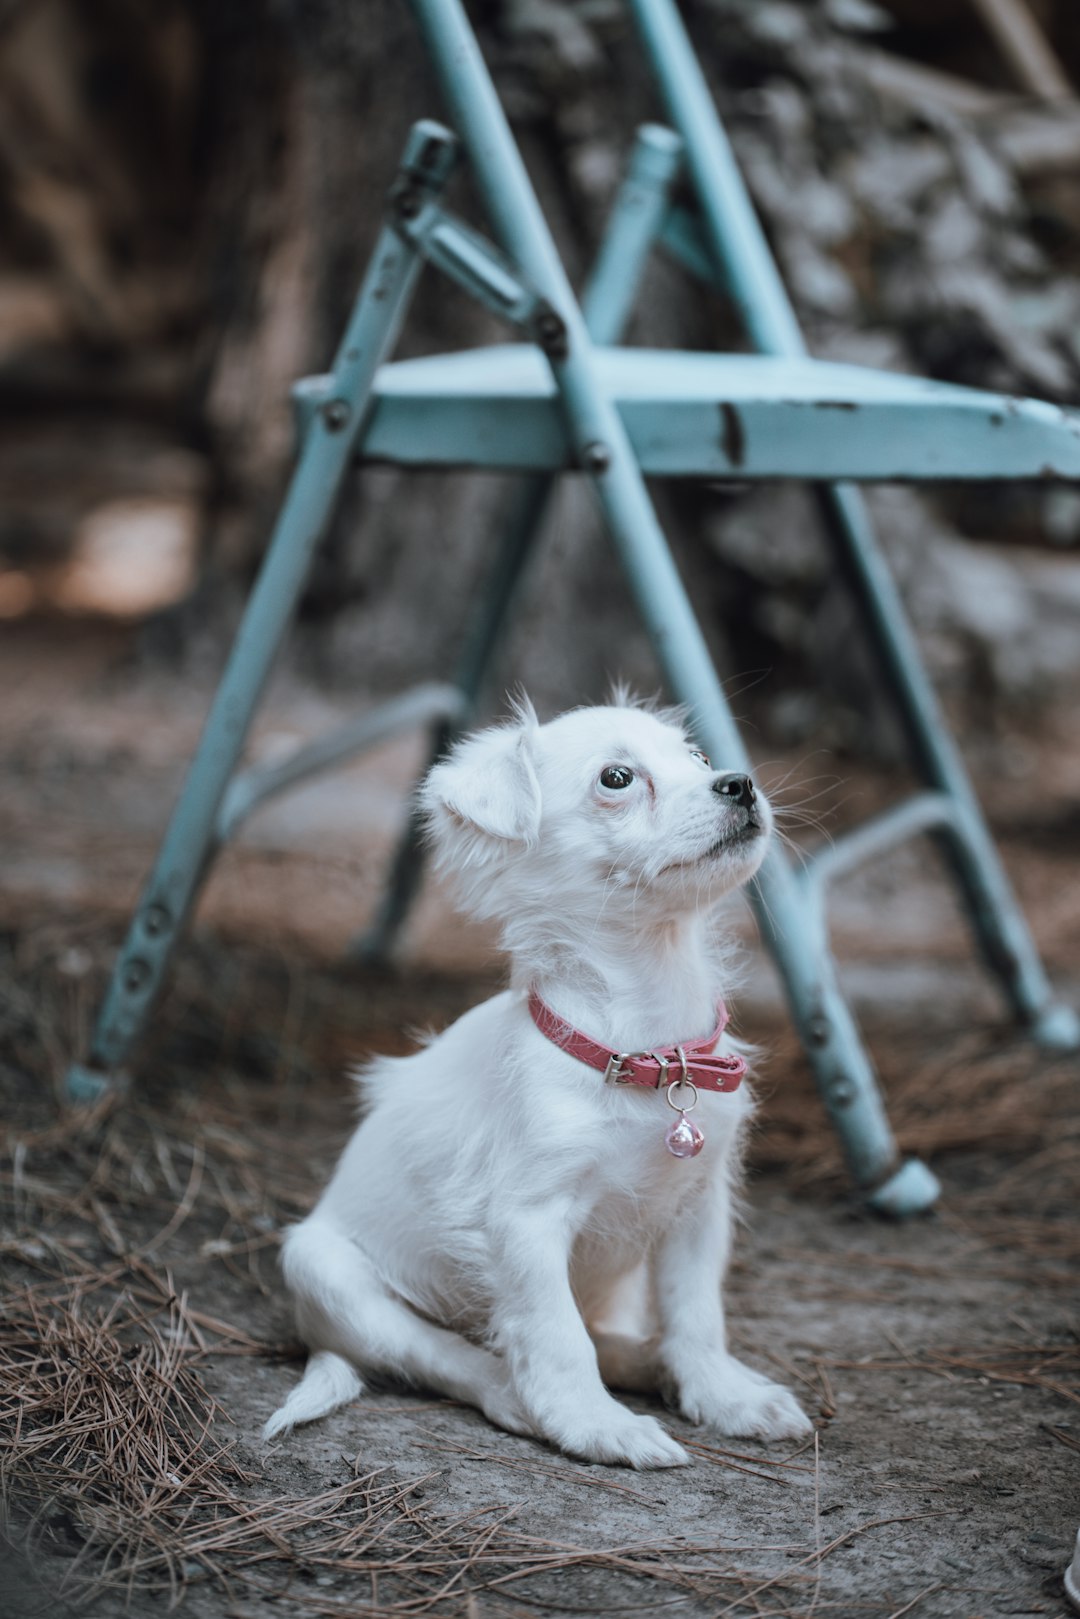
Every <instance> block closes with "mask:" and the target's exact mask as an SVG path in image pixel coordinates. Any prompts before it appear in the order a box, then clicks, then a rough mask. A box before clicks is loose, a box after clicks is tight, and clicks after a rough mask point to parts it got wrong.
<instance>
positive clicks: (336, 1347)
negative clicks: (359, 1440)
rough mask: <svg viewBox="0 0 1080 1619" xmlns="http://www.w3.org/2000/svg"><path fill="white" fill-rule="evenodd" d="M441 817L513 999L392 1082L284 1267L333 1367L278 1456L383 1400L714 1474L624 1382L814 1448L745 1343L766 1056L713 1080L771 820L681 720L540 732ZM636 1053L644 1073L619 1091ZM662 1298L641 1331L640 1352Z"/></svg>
mask: <svg viewBox="0 0 1080 1619" xmlns="http://www.w3.org/2000/svg"><path fill="white" fill-rule="evenodd" d="M423 802H424V806H425V808H426V811H427V814H428V818H429V822H430V828H431V835H432V839H433V842H434V845H435V849H436V852H437V856H438V859H439V862H440V864H441V866H442V867H443V868H444V869H445V870H447V871H448V872H450V873H451V874H452V876H453V878H454V880H455V881H456V884H457V887H458V890H459V894H460V897H461V898H462V900H463V902H464V905H465V907H466V908H467V909H468V910H469V911H471V912H472V914H473V915H474V916H478V917H486V918H495V919H497V920H498V921H499V922H500V923H501V925H502V935H503V941H504V943H505V946H506V948H507V950H508V951H509V953H510V957H511V961H512V965H513V973H512V982H511V987H510V988H509V989H508V990H506V991H504V992H503V993H502V994H501V995H496V996H495V997H494V999H492V1000H489V1001H487V1002H485V1003H484V1004H483V1005H481V1006H478V1007H475V1008H474V1009H473V1010H472V1011H470V1012H468V1013H466V1015H465V1016H464V1017H463V1018H461V1019H459V1021H458V1022H457V1023H455V1024H453V1025H452V1026H451V1027H450V1028H449V1029H447V1030H446V1031H445V1033H443V1034H441V1035H439V1036H438V1038H437V1039H434V1040H433V1041H432V1042H431V1043H430V1044H429V1045H427V1046H425V1047H424V1048H423V1049H422V1050H420V1051H418V1052H417V1053H416V1054H415V1055H413V1056H410V1057H405V1058H396V1059H389V1058H384V1059H382V1060H381V1061H378V1062H376V1063H375V1064H374V1066H373V1067H372V1068H371V1069H370V1070H369V1071H368V1072H367V1073H366V1074H365V1076H364V1078H363V1086H364V1091H365V1093H366V1097H367V1099H368V1102H369V1104H370V1106H369V1111H368V1113H367V1115H366V1117H365V1118H364V1119H363V1121H362V1123H361V1124H360V1126H359V1128H358V1129H357V1130H356V1133H355V1134H354V1136H353V1137H352V1140H351V1141H350V1142H349V1144H348V1146H347V1147H346V1149H345V1152H344V1155H343V1156H342V1159H341V1162H340V1163H339V1165H338V1168H337V1170H336V1172H335V1174H334V1177H333V1179H332V1180H331V1182H330V1185H329V1186H328V1188H327V1190H326V1192H325V1193H324V1195H323V1197H322V1199H321V1200H320V1202H319V1204H318V1206H317V1207H316V1209H315V1210H314V1212H313V1213H312V1214H311V1215H309V1216H308V1218H307V1219H306V1220H304V1221H303V1222H302V1223H301V1224H300V1225H298V1226H296V1227H295V1228H294V1229H293V1230H291V1231H290V1232H289V1234H288V1236H287V1238H286V1241H285V1248H284V1258H283V1264H284V1270H285V1276H286V1280H287V1282H288V1285H289V1288H290V1289H291V1291H292V1293H293V1294H294V1296H295V1299H296V1307H297V1319H298V1323H299V1329H300V1333H301V1335H302V1337H303V1338H304V1341H305V1342H306V1343H307V1345H308V1347H309V1348H310V1350H311V1358H310V1360H309V1361H308V1365H307V1369H306V1371H305V1373H304V1377H303V1380H302V1382H301V1383H300V1384H299V1386H298V1387H297V1388H295V1389H294V1390H293V1392H292V1393H291V1394H290V1395H289V1397H288V1399H287V1400H286V1401H285V1404H284V1405H283V1406H282V1407H281V1409H280V1410H279V1411H278V1412H276V1413H275V1415H274V1416H272V1417H271V1418H270V1421H269V1422H268V1423H267V1425H266V1430H265V1432H266V1437H268V1438H269V1437H272V1436H273V1435H275V1434H278V1433H281V1432H282V1431H284V1430H286V1429H288V1428H291V1427H292V1426H294V1425H295V1424H296V1423H299V1422H309V1421H311V1419H312V1418H314V1417H318V1416H322V1415H323V1414H324V1413H325V1412H327V1411H330V1410H332V1409H333V1408H334V1407H336V1406H338V1405H340V1404H342V1403H343V1402H344V1401H346V1400H349V1399H351V1398H353V1397H354V1396H355V1395H356V1394H358V1393H359V1392H360V1390H361V1388H362V1387H363V1384H362V1382H361V1377H368V1376H371V1377H375V1378H387V1377H388V1378H392V1379H395V1380H399V1381H400V1380H404V1381H405V1382H408V1383H412V1384H416V1385H421V1386H423V1387H425V1388H431V1389H436V1390H440V1391H442V1392H443V1393H445V1394H448V1395H450V1396H451V1397H453V1398H454V1399H458V1400H464V1401H466V1402H468V1403H469V1404H471V1405H475V1406H478V1407H479V1408H480V1410H481V1411H483V1412H484V1413H485V1414H486V1415H487V1416H488V1417H489V1418H490V1420H491V1421H492V1422H494V1423H496V1424H498V1425H499V1426H501V1427H504V1428H508V1429H510V1430H511V1431H512V1432H515V1433H525V1434H534V1435H537V1436H539V1437H540V1438H542V1439H545V1440H547V1441H548V1442H549V1443H550V1444H552V1445H555V1446H557V1447H558V1448H559V1449H560V1450H563V1451H565V1452H567V1453H568V1454H569V1455H572V1456H580V1457H583V1458H585V1459H586V1460H588V1461H593V1462H610V1463H615V1464H618V1465H623V1466H630V1467H672V1466H678V1465H679V1464H680V1463H684V1462H686V1461H687V1459H688V1458H687V1455H686V1452H685V1451H684V1450H683V1449H682V1447H681V1446H680V1445H678V1444H677V1443H676V1442H675V1440H674V1439H672V1438H671V1437H670V1435H669V1434H667V1433H666V1432H665V1431H664V1429H663V1428H662V1427H661V1426H660V1424H659V1423H658V1422H657V1421H656V1420H655V1419H654V1418H653V1417H651V1416H639V1415H635V1414H634V1413H633V1412H631V1411H630V1410H628V1409H627V1407H626V1406H624V1405H622V1404H621V1403H620V1402H619V1401H617V1400H615V1399H614V1398H613V1397H612V1395H611V1394H610V1393H609V1392H608V1388H607V1387H606V1386H605V1385H614V1386H616V1387H623V1388H633V1389H638V1390H645V1389H659V1390H661V1391H662V1392H663V1393H664V1395H665V1396H666V1398H667V1399H668V1401H669V1403H670V1404H671V1405H672V1406H673V1407H674V1408H675V1409H676V1410H678V1411H679V1412H681V1413H682V1415H683V1416H684V1417H687V1418H689V1419H690V1421H692V1422H702V1423H707V1424H709V1425H710V1426H712V1427H715V1428H718V1429H720V1430H722V1431H723V1432H724V1433H728V1434H738V1435H756V1436H758V1437H760V1438H763V1439H775V1438H781V1437H786V1436H793V1435H797V1434H802V1433H805V1432H807V1431H808V1429H809V1426H810V1425H809V1423H808V1422H807V1419H806V1417H805V1416H804V1415H803V1413H802V1412H801V1410H800V1409H799V1407H798V1405H797V1404H796V1403H795V1401H794V1399H793V1398H792V1397H791V1395H790V1394H789V1393H788V1392H787V1391H786V1390H785V1389H783V1388H780V1387H779V1386H778V1385H777V1384H775V1383H771V1382H769V1381H768V1380H767V1379H766V1378H764V1377H762V1376H761V1375H760V1374H759V1373H757V1372H754V1371H752V1370H750V1369H749V1368H748V1367H746V1366H744V1365H742V1364H741V1363H740V1362H739V1361H737V1360H735V1359H734V1358H733V1356H732V1355H730V1354H729V1353H728V1350H727V1347H726V1342H725V1331H724V1311H723V1304H722V1300H721V1283H722V1280H723V1274H724V1269H725V1266H726V1263H727V1258H728V1248H729V1242H730V1236H731V1224H732V1212H731V1202H732V1183H733V1178H734V1176H735V1174H736V1170H737V1161H738V1144H739V1138H740V1135H741V1133H742V1129H741V1127H742V1125H743V1123H744V1121H745V1120H746V1118H747V1115H748V1112H749V1109H750V1101H749V1098H748V1096H747V1093H746V1090H745V1088H742V1087H740V1088H732V1085H736V1086H737V1085H738V1077H739V1074H740V1072H741V1069H742V1068H743V1067H744V1066H745V1065H744V1064H743V1063H742V1061H741V1059H739V1058H738V1057H732V1056H730V1055H729V1056H727V1057H726V1058H725V1057H720V1058H719V1060H717V1058H715V1057H714V1058H712V1059H711V1067H710V1059H708V1058H707V1057H702V1058H700V1060H699V1052H700V1051H701V1050H702V1049H705V1048H708V1047H709V1046H710V1045H711V1041H710V1040H709V1038H708V1037H709V1036H710V1034H715V1031H716V1025H717V1008H718V1005H719V1004H720V994H721V983H720V973H721V957H720V955H719V953H718V951H717V948H716V945H715V943H714V941H713V938H712V935H711V929H710V911H711V909H712V907H713V905H714V903H715V901H716V900H717V899H718V898H719V896H720V895H721V894H723V893H725V892H726V891H728V890H730V889H732V888H734V887H736V886H737V885H738V884H739V883H742V882H745V881H746V879H747V878H748V877H750V876H751V875H752V874H753V872H754V871H755V870H756V869H757V867H758V865H759V864H760V862H761V859H762V855H763V853H764V848H765V844H766V841H767V837H768V833H769V829H770V826H771V821H772V815H771V811H770V809H769V806H768V803H767V802H766V800H765V798H764V796H763V795H762V794H761V793H760V792H759V791H756V790H755V789H754V787H753V785H752V784H751V782H750V778H749V777H747V776H745V775H742V774H741V773H738V772H718V771H716V770H714V769H713V768H712V767H711V765H710V763H709V761H708V760H707V759H706V758H705V756H704V754H702V753H701V752H699V751H697V750H696V749H695V748H694V747H693V746H692V745H691V744H690V743H689V741H688V740H687V737H686V735H685V733H684V731H683V729H682V727H681V726H680V725H678V724H677V723H672V722H671V720H670V719H669V718H662V717H661V716H659V715H657V714H654V713H651V712H649V711H647V710H644V709H641V708H633V707H612V708H582V709H577V710H575V711H573V712H571V713H568V714H564V715H562V716H561V717H560V718H558V719H556V720H553V721H552V722H551V723H550V724H547V725H539V724H538V723H537V721H536V717H535V715H534V714H533V713H532V711H531V709H524V710H522V711H521V712H519V714H518V715H517V717H516V720H515V723H513V724H511V725H507V726H505V727H501V728H498V729H493V730H488V731H484V732H481V733H480V734H478V735H476V736H473V737H471V738H469V739H467V740H466V741H464V742H463V743H461V744H460V745H459V746H458V747H457V748H456V749H455V750H454V752H453V753H452V755H451V756H450V757H449V758H448V759H447V760H446V761H445V762H444V763H442V764H439V765H437V766H436V767H435V769H434V770H432V772H431V774H430V776H429V777H428V780H427V782H426V784H425V786H424V789H423ZM545 1026H546V1032H545ZM567 1045H574V1046H575V1051H576V1054H571V1052H570V1051H568V1050H566V1049H561V1048H565V1047H566V1046H567ZM676 1047H681V1048H682V1050H681V1052H680V1051H676V1050H675V1049H674V1048H676ZM656 1050H659V1051H660V1052H661V1054H663V1053H664V1052H667V1053H669V1055H668V1057H667V1059H666V1065H665V1063H661V1062H659V1061H655V1060H649V1059H647V1057H646V1056H645V1054H647V1053H650V1052H653V1051H656ZM590 1051H591V1052H592V1053H593V1054H594V1056H593V1057H590V1056H589V1052H590ZM582 1052H584V1053H585V1055H584V1056H583V1055H582ZM596 1053H599V1055H596ZM614 1053H627V1054H636V1061H635V1058H634V1056H630V1057H629V1058H627V1060H626V1061H625V1062H624V1063H623V1064H621V1065H620V1064H617V1063H614V1062H613V1063H611V1064H610V1065H609V1072H608V1079H607V1082H605V1073H604V1068H605V1061H604V1059H605V1057H607V1056H608V1055H609V1054H614ZM684 1060H685V1061H686V1062H687V1065H688V1066H687V1069H686V1072H687V1073H688V1074H689V1075H690V1077H691V1078H692V1079H695V1080H696V1081H697V1082H698V1084H697V1088H698V1089H699V1090H700V1097H699V1098H698V1100H699V1102H700V1105H699V1106H698V1107H697V1110H696V1111H693V1112H691V1109H692V1107H693V1104H694V1087H693V1086H691V1085H688V1084H686V1083H685V1082H684V1071H683V1068H682V1062H683V1061H684ZM710 1072H711V1073H712V1074H713V1075H714V1076H715V1075H717V1074H719V1075H720V1076H721V1079H720V1081H719V1083H720V1084H721V1085H722V1087H723V1088H722V1089H706V1088H705V1087H706V1086H710V1085H712V1084H713V1083H714V1081H713V1080H711V1079H710V1078H709V1077H708V1076H709V1073H710ZM627 1074H630V1075H631V1076H632V1078H631V1082H629V1083H627V1082H625V1076H626V1075H627ZM723 1076H726V1077H723ZM613 1078H615V1079H616V1080H622V1082H617V1083H611V1080H612V1079H613ZM646 1078H651V1080H652V1081H653V1082H654V1084H646V1083H644V1080H645V1079H646ZM661 1080H662V1081H663V1083H662V1084H660V1083H659V1081H661ZM672 1080H674V1081H675V1084H674V1086H673V1088H670V1089H669V1088H668V1086H669V1084H670V1082H671V1081H672ZM667 1102H670V1104H671V1108H674V1109H675V1111H671V1108H669V1107H668V1106H667V1105H665V1104H666V1103H667ZM699 1123H700V1126H701V1131H702V1132H703V1134H704V1136H705V1138H706V1139H705V1141H704V1145H703V1147H702V1148H701V1150H698V1147H699V1137H698V1133H697V1131H696V1130H692V1129H691V1126H696V1125H697V1124H699ZM673 1128H674V1129H675V1132H676V1133H675V1135H674V1137H673V1138H672V1139H669V1138H671V1137H672V1129H673ZM676 1152H679V1153H682V1154H683V1156H675V1153H676ZM686 1154H693V1156H686ZM635 1275H636V1280H637V1286H636V1292H637V1295H638V1297H637V1307H638V1320H637V1321H636V1323H635V1324H634V1325H633V1326H632V1328H631V1329H630V1330H629V1331H627V1330H625V1328H624V1329H623V1330H622V1331H621V1332H620V1334H619V1335H616V1334H615V1333H613V1332H612V1331H610V1330H605V1327H606V1325H609V1324H610V1323H611V1321H612V1319H613V1311H614V1310H615V1308H616V1301H617V1295H618V1293H619V1290H620V1288H621V1289H622V1291H623V1292H624V1293H627V1292H630V1291H633V1290H634V1289H633V1288H632V1287H630V1286H628V1284H630V1283H632V1282H634V1280H635Z"/></svg>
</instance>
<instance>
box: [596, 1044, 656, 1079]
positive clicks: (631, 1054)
mask: <svg viewBox="0 0 1080 1619" xmlns="http://www.w3.org/2000/svg"><path fill="white" fill-rule="evenodd" d="M651 1056H652V1052H651V1051H613V1052H612V1053H611V1056H610V1057H609V1058H608V1060H607V1067H606V1068H605V1069H604V1084H605V1085H632V1084H633V1083H634V1081H633V1080H632V1079H629V1078H627V1077H626V1076H625V1075H624V1074H623V1069H624V1068H625V1067H626V1065H627V1063H631V1062H633V1061H634V1060H635V1059H636V1058H639V1057H651Z"/></svg>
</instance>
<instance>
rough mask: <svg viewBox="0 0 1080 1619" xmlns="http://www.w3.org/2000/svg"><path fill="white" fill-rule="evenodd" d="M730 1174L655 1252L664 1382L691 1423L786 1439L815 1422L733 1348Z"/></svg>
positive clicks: (686, 1211) (705, 1191) (686, 1212)
mask: <svg viewBox="0 0 1080 1619" xmlns="http://www.w3.org/2000/svg"><path fill="white" fill-rule="evenodd" d="M731 1225H732V1216H731V1191H730V1184H729V1181H728V1177H727V1175H726V1173H721V1174H719V1175H717V1176H716V1177H715V1178H714V1180H713V1181H711V1182H706V1183H705V1185H704V1186H703V1187H702V1193H701V1196H700V1197H699V1198H695V1199H693V1200H692V1201H691V1202H690V1203H689V1204H687V1205H684V1207H683V1209H682V1211H681V1212H680V1217H679V1219H678V1220H677V1221H676V1222H675V1223H674V1224H673V1226H672V1227H671V1228H670V1229H669V1230H668V1231H667V1232H666V1233H665V1234H664V1236H663V1237H662V1238H661V1240H660V1242H659V1244H658V1246H657V1249H656V1254H655V1273H654V1274H655V1286H656V1303H657V1309H658V1312H659V1315H660V1324H661V1341H660V1354H659V1358H660V1362H661V1366H662V1372H661V1378H662V1385H663V1387H664V1391H665V1395H666V1397H667V1399H668V1401H669V1403H670V1404H671V1405H672V1406H673V1407H674V1408H675V1409H676V1410H678V1411H679V1412H681V1414H682V1415H683V1416H684V1417H686V1418H687V1419H688V1420H689V1421H690V1422H700V1423H705V1424H706V1425H707V1426H709V1427H711V1428H717V1429H719V1430H720V1432H722V1433H726V1434H733V1435H737V1436H739V1437H754V1438H758V1439H786V1438H794V1437H795V1436H797V1435H799V1434H805V1433H809V1432H810V1428H811V1424H810V1422H809V1421H808V1420H807V1418H806V1417H805V1416H804V1415H803V1412H802V1411H801V1410H800V1408H799V1406H798V1404H797V1403H796V1401H795V1400H794V1398H793V1397H792V1395H790V1394H789V1393H788V1391H787V1389H785V1388H781V1386H780V1384H779V1383H772V1382H770V1381H769V1379H768V1378H767V1377H763V1376H762V1375H761V1373H760V1372H755V1371H754V1370H753V1369H752V1368H751V1367H749V1366H744V1365H743V1363H742V1362H741V1361H739V1360H736V1359H735V1357H734V1355H731V1354H729V1353H728V1350H727V1333H726V1327H725V1322H724V1305H723V1299H722V1295H721V1287H722V1284H723V1279H724V1272H725V1270H726V1269H727V1261H728V1254H729V1251H730V1247H731Z"/></svg>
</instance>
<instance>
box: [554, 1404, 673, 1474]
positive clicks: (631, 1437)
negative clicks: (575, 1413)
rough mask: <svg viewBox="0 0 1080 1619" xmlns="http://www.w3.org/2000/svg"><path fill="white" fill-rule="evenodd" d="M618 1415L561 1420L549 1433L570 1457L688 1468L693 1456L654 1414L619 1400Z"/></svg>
mask: <svg viewBox="0 0 1080 1619" xmlns="http://www.w3.org/2000/svg"><path fill="white" fill-rule="evenodd" d="M613 1404H615V1408H616V1411H617V1412H618V1415H617V1416H614V1417H609V1416H605V1418H604V1420H603V1421H602V1422H600V1421H595V1420H594V1421H592V1422H585V1423H582V1422H573V1423H560V1424H559V1425H558V1429H557V1431H555V1432H551V1433H549V1434H548V1436H547V1437H548V1438H550V1439H551V1441H552V1443H553V1444H556V1445H558V1447H559V1449H560V1450H562V1451H565V1452H566V1454H567V1455H568V1456H576V1457H578V1458H579V1460H581V1461H583V1462H603V1463H606V1465H607V1466H609V1467H637V1468H651V1467H685V1466H686V1465H687V1463H688V1462H689V1460H690V1458H689V1456H688V1455H687V1454H686V1452H685V1450H684V1449H683V1448H682V1446H681V1445H680V1444H679V1443H678V1442H677V1441H676V1440H674V1439H672V1437H671V1435H670V1434H669V1433H666V1432H665V1430H664V1429H663V1428H661V1426H660V1424H659V1423H658V1422H657V1421H656V1419H655V1418H654V1417H638V1416H635V1415H634V1413H633V1412H632V1411H627V1410H626V1409H625V1408H624V1407H622V1406H619V1405H618V1404H616V1403H615V1402H613Z"/></svg>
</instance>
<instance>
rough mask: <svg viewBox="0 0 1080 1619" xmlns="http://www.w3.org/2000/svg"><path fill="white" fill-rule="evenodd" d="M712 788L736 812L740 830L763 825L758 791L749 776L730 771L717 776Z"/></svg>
mask: <svg viewBox="0 0 1080 1619" xmlns="http://www.w3.org/2000/svg"><path fill="white" fill-rule="evenodd" d="M712 790H713V792H714V793H715V794H716V795H717V797H718V798H721V799H723V801H724V803H725V804H726V805H727V807H728V808H729V809H730V810H732V811H733V812H734V821H735V824H736V826H738V827H739V829H740V830H743V829H745V830H748V831H749V830H750V829H755V830H756V829H757V828H759V827H760V826H761V821H760V818H759V816H758V814H757V793H756V791H755V789H754V784H753V782H752V781H751V780H750V777H749V776H744V775H742V774H741V773H740V772H738V771H728V772H727V774H726V775H723V776H717V778H716V780H715V781H714V782H713V784H712Z"/></svg>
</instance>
